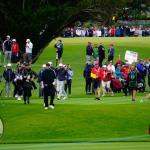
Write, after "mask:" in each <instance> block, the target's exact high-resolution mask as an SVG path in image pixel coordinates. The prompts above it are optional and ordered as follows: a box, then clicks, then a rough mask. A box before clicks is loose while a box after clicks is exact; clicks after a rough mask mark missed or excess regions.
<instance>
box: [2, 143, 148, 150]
mask: <svg viewBox="0 0 150 150" xmlns="http://www.w3.org/2000/svg"><path fill="white" fill-rule="evenodd" d="M14 149H15V150H17V149H19V150H34V149H35V150H43V149H44V150H49V149H51V150H91V149H92V150H109V149H110V150H149V149H150V144H149V143H148V142H139V143H138V142H119V143H117V142H115V143H70V144H67V143H57V144H32V145H31V144H26V145H25V144H21V145H19V144H18V145H1V148H0V150H14Z"/></svg>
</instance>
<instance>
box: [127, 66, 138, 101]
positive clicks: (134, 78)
mask: <svg viewBox="0 0 150 150" xmlns="http://www.w3.org/2000/svg"><path fill="white" fill-rule="evenodd" d="M127 83H128V84H129V88H130V92H131V96H132V102H135V96H136V90H137V83H138V73H137V69H136V66H135V65H132V66H131V70H130V72H129V74H128V77H127Z"/></svg>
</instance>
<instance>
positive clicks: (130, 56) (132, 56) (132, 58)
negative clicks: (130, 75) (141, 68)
mask: <svg viewBox="0 0 150 150" xmlns="http://www.w3.org/2000/svg"><path fill="white" fill-rule="evenodd" d="M125 60H127V61H128V62H129V64H132V63H133V62H137V61H138V53H137V52H133V51H129V50H126V52H125Z"/></svg>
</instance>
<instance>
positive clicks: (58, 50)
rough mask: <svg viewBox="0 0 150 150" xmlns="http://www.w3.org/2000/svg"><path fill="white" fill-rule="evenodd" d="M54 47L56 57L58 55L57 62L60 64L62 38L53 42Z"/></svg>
mask: <svg viewBox="0 0 150 150" xmlns="http://www.w3.org/2000/svg"><path fill="white" fill-rule="evenodd" d="M54 47H55V48H57V50H56V57H57V56H58V64H60V63H62V54H63V44H62V40H58V42H57V43H55V45H54ZM56 59H57V58H56Z"/></svg>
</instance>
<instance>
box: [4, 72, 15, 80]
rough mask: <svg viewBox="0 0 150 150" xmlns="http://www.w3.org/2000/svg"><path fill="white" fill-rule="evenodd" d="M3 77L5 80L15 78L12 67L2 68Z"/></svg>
mask: <svg viewBox="0 0 150 150" xmlns="http://www.w3.org/2000/svg"><path fill="white" fill-rule="evenodd" d="M3 77H4V78H5V80H6V81H8V82H12V81H13V80H14V78H15V73H14V71H13V70H12V69H6V70H4V73H3Z"/></svg>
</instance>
